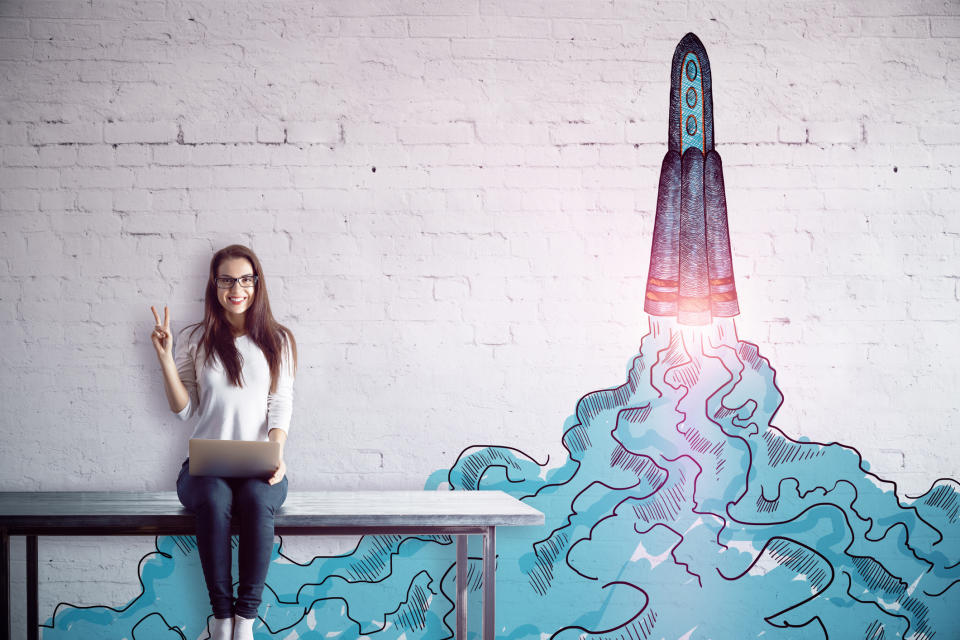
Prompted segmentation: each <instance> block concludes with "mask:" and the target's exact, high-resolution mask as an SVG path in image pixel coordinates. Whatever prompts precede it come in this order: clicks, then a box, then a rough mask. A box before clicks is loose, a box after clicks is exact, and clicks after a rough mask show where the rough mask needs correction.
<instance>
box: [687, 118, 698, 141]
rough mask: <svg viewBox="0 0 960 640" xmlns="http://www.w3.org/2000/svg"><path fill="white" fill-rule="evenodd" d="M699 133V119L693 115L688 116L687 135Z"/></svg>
mask: <svg viewBox="0 0 960 640" xmlns="http://www.w3.org/2000/svg"><path fill="white" fill-rule="evenodd" d="M696 134H697V119H696V118H695V117H693V116H687V135H689V136H694V135H696Z"/></svg>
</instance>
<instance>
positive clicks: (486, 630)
mask: <svg viewBox="0 0 960 640" xmlns="http://www.w3.org/2000/svg"><path fill="white" fill-rule="evenodd" d="M496 570H497V529H496V527H487V532H486V533H485V534H484V535H483V640H494V638H495V637H496V631H497V630H496V628H495V627H494V615H493V614H494V608H495V606H496V597H495V593H494V585H495V583H496Z"/></svg>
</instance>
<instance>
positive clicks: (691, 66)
mask: <svg viewBox="0 0 960 640" xmlns="http://www.w3.org/2000/svg"><path fill="white" fill-rule="evenodd" d="M696 79H697V63H695V62H694V61H693V60H687V80H696Z"/></svg>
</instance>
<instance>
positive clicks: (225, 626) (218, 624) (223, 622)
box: [210, 618, 233, 640]
mask: <svg viewBox="0 0 960 640" xmlns="http://www.w3.org/2000/svg"><path fill="white" fill-rule="evenodd" d="M210 640H233V618H210Z"/></svg>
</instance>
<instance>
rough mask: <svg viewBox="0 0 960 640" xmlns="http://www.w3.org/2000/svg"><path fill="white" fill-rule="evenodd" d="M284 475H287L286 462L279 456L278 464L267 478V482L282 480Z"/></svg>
mask: <svg viewBox="0 0 960 640" xmlns="http://www.w3.org/2000/svg"><path fill="white" fill-rule="evenodd" d="M285 475H287V463H286V462H284V461H283V458H280V466H278V467H277V470H276V471H274V472H273V475H272V476H270V479H269V480H267V484H277V483H278V482H280V481H281V480H283V476H285Z"/></svg>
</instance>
